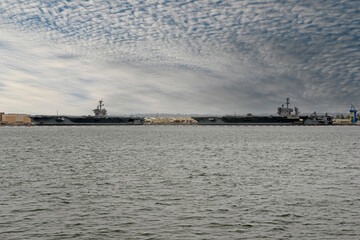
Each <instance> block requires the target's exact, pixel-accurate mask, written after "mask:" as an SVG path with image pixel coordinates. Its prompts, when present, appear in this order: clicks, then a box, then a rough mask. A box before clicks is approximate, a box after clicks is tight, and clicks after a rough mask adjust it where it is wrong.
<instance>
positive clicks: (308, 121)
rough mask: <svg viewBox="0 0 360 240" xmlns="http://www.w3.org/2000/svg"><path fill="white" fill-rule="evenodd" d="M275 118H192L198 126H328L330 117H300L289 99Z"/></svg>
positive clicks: (249, 116)
mask: <svg viewBox="0 0 360 240" xmlns="http://www.w3.org/2000/svg"><path fill="white" fill-rule="evenodd" d="M277 114H278V115H277V116H271V115H269V116H254V115H252V114H247V115H246V116H223V117H218V116H205V117H204V116H201V117H198V116H192V118H193V119H195V120H196V121H197V124H198V125H330V124H332V117H330V116H327V115H322V116H319V115H316V113H314V114H311V115H310V116H300V115H299V114H300V111H299V109H298V108H297V107H294V108H291V107H290V98H286V103H285V105H284V104H283V105H282V106H281V107H279V108H278V111H277Z"/></svg>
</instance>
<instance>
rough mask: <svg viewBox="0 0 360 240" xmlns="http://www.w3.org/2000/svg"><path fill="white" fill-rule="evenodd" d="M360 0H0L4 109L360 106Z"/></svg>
mask: <svg viewBox="0 0 360 240" xmlns="http://www.w3.org/2000/svg"><path fill="white" fill-rule="evenodd" d="M359 90H360V1H358V0H1V1H0V111H1V112H12V113H14V112H16V113H28V114H56V113H59V114H70V115H88V114H92V111H91V110H92V109H94V108H95V107H96V105H97V102H98V100H99V99H103V100H104V103H105V107H106V108H107V110H108V113H109V114H136V113H182V114H194V113H196V114H234V113H236V114H246V113H250V112H251V113H255V114H256V113H258V114H260V113H263V114H265V113H269V114H276V108H277V107H279V106H280V105H281V104H283V103H284V102H285V98H287V97H289V98H290V99H291V103H292V106H297V107H299V108H300V111H301V112H303V113H305V112H313V111H317V112H347V111H348V110H349V109H350V104H354V105H355V107H357V108H360V94H359V92H360V91H359Z"/></svg>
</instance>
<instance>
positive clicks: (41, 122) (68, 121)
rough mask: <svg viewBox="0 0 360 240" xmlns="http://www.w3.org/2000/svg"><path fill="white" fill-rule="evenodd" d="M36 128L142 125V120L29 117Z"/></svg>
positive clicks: (87, 117) (89, 117) (88, 117)
mask: <svg viewBox="0 0 360 240" xmlns="http://www.w3.org/2000/svg"><path fill="white" fill-rule="evenodd" d="M29 117H30V118H31V119H32V120H33V122H34V123H35V125H38V126H71V125H142V124H144V118H138V117H135V118H131V117H93V116H86V117H77V116H29Z"/></svg>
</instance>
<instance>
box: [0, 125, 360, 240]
mask: <svg viewBox="0 0 360 240" xmlns="http://www.w3.org/2000/svg"><path fill="white" fill-rule="evenodd" d="M0 133H1V141H0V239H16V240H20V239H47V240H48V239H359V238H360V227H359V226H360V159H359V157H360V147H359V136H360V128H359V127H349V126H346V127H344V126H343V127H341V126H339V127H335V126H327V127H303V126H297V127H290V126H288V127H276V126H104V127H94V126H92V127H85V126H82V127H1V128H0Z"/></svg>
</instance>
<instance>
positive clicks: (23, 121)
mask: <svg viewBox="0 0 360 240" xmlns="http://www.w3.org/2000/svg"><path fill="white" fill-rule="evenodd" d="M0 124H1V125H31V124H32V121H31V119H30V118H29V117H28V116H27V114H17V113H9V114H5V113H4V112H0Z"/></svg>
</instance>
